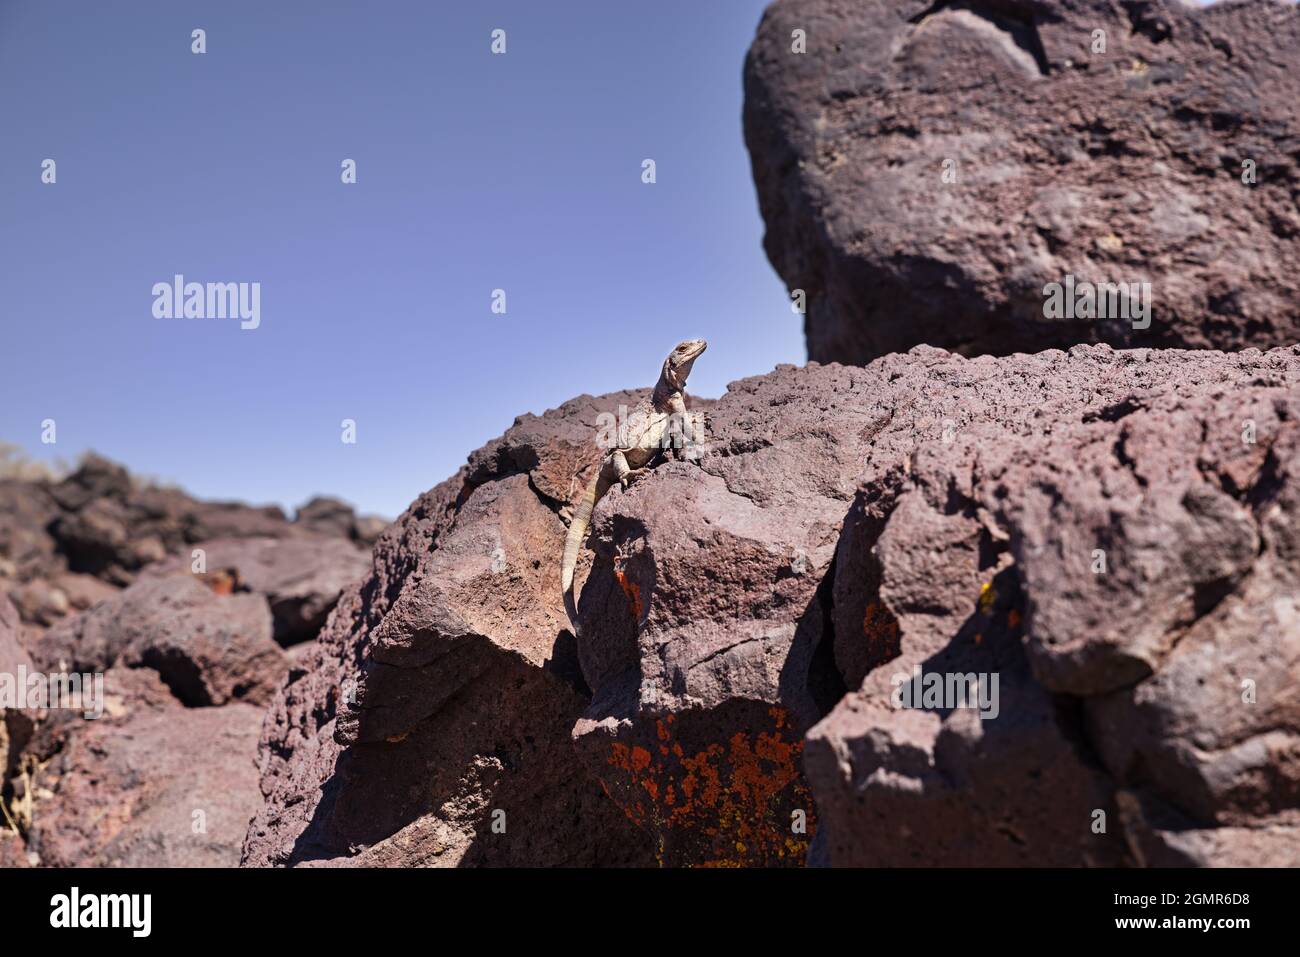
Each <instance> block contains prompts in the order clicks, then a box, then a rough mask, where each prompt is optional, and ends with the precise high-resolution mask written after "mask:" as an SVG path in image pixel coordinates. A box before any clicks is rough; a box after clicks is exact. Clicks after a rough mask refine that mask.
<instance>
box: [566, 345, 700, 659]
mask: <svg viewBox="0 0 1300 957" xmlns="http://www.w3.org/2000/svg"><path fill="white" fill-rule="evenodd" d="M706 348H708V343H707V342H705V341H704V340H703V339H687V340H686V341H685V342H682V343H679V344H678V346H677V348H675V349H674V350H673V351H672V352H670V353H668V358H667V359H665V360H664V365H663V370H662V371H661V372H660V373H659V381H658V383H656V385H655V389H654V392H653V393H652V394H651V395H650V398H649V399H646V400H644V401H642V402H641V403H640V404H639V405H638V406H637V408H636V410H635V411H634V412H633V413H631V414H630V415H629V416H628V423H629V426H628V429H627V435H626V436H620V440H621V441H620V443H619V444H618V445H617V446H616V447H614V448H612V449H610V450H609V453H608V454H607V455H606V456H605V459H604V461H602V462H601V464H600V470H599V471H598V472H597V473H596V475H595V477H594V478H592V480H591V484H589V485H588V486H587V490H586V491H585V492H584V493H583V495H582V498H581V499H580V500H579V501H578V504H577V507H576V508H575V509H574V512H573V521H572V522H571V523H570V524H569V534H568V536H567V537H566V538H565V540H564V560H563V561H562V562H561V565H560V581H561V585H562V586H563V588H564V609H565V611H566V612H567V613H568V615H569V625H570V627H571V628H572V629H573V633H574V635H577V634H578V609H577V605H576V603H575V601H574V597H573V570H574V568H576V567H577V564H578V550H579V549H580V548H581V547H582V542H583V539H584V538H585V537H586V534H587V528H588V526H589V525H590V524H591V512H592V510H593V509H594V508H595V507H596V503H597V502H599V501H600V499H601V497H602V496H603V495H604V494H605V493H606V492H607V491H609V489H610V487H611V486H613V485H614V484H615V483H617V484H619V485H621V486H622V487H623V488H627V487H628V485H629V484H631V483H632V482H634V481H636V480H637V479H638V478H640V477H641V476H642V475H644V474H645V473H646V472H648V471H650V468H651V464H652V463H653V462H654V461H655V459H657V458H658V457H659V456H660V455H661V454H662V453H663V452H664V451H665V450H671V451H672V453H673V455H674V456H675V457H677V458H679V459H680V458H682V457H683V456H684V453H683V451H682V447H681V442H680V436H681V434H682V432H681V431H680V430H682V429H683V428H684V420H685V416H686V377H687V376H689V375H690V374H691V367H692V366H693V365H694V364H695V360H696V359H698V358H699V357H700V354H701V353H702V352H704V350H705V349H706ZM675 438H676V439H678V440H677V441H675Z"/></svg>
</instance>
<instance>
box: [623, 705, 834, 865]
mask: <svg viewBox="0 0 1300 957" xmlns="http://www.w3.org/2000/svg"><path fill="white" fill-rule="evenodd" d="M766 719H767V721H768V722H769V723H768V725H767V727H765V728H745V729H743V730H737V731H735V732H733V733H732V734H731V736H730V738H728V739H727V740H726V741H725V742H724V741H712V742H709V743H707V744H705V745H704V746H703V747H701V748H700V749H699V750H697V751H695V753H694V754H687V753H686V751H687V749H685V748H683V747H682V743H681V741H679V740H676V732H677V729H676V728H674V727H673V719H672V717H671V716H669V717H667V718H664V719H662V720H659V721H657V722H656V723H655V729H654V734H655V737H656V738H658V739H659V740H661V741H665V742H670V746H669V747H666V748H665V747H656V748H654V749H653V751H652V750H651V749H647V748H645V747H642V746H640V745H637V744H630V743H627V742H624V741H615V742H612V743H611V746H610V752H609V757H608V764H609V767H610V769H611V772H612V773H611V775H610V780H609V781H608V782H603V783H605V790H606V793H608V794H610V795H611V796H612V797H614V799H615V800H616V801H617V802H618V803H619V804H620V805H621V806H622V807H623V810H624V812H625V813H626V814H627V816H628V817H629V818H630V819H631V820H633V821H634V822H635V823H637V824H639V825H641V826H643V827H646V828H647V829H649V830H651V831H652V832H653V833H655V835H656V837H657V838H658V843H659V845H660V847H661V861H662V862H663V863H670V864H687V865H696V866H713V867H745V866H759V865H770V864H774V863H785V864H801V863H802V862H803V860H804V856H805V855H806V853H807V850H808V844H809V842H810V841H811V839H812V833H813V832H814V830H815V824H814V815H813V807H812V798H811V794H810V793H809V791H808V788H807V785H806V783H805V782H804V780H803V776H802V774H801V773H800V760H801V756H802V750H803V742H802V741H801V740H800V739H799V737H798V734H797V733H796V732H795V730H794V729H793V728H792V727H791V726H790V721H789V715H788V714H787V713H786V712H785V710H784V709H782V708H779V707H772V708H769V709H768V710H767V714H766ZM646 730H647V731H648V729H646ZM654 752H658V754H657V755H656V754H655V753H654ZM795 811H802V812H803V815H802V817H804V818H805V819H806V820H807V833H795V832H794V829H793V825H792V821H793V819H794V817H795V815H794V812H795Z"/></svg>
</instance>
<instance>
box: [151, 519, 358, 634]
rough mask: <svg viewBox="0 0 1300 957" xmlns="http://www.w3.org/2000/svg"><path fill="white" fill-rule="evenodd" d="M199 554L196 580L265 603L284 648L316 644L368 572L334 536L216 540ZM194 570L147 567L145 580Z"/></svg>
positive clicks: (185, 565)
mask: <svg viewBox="0 0 1300 957" xmlns="http://www.w3.org/2000/svg"><path fill="white" fill-rule="evenodd" d="M201 548H202V556H201V557H202V560H203V566H202V567H203V569H204V570H203V571H202V572H199V573H197V577H198V578H199V579H200V580H201V581H203V582H205V583H206V584H207V585H208V587H209V588H210V589H212V590H213V591H215V592H217V593H219V594H239V593H245V592H251V593H253V594H256V595H260V596H262V597H263V598H264V599H266V602H267V604H268V605H269V606H270V609H271V617H272V622H273V626H274V637H275V640H276V641H277V642H278V643H279V644H280V645H283V646H289V645H295V644H298V643H299V642H303V641H310V640H311V639H313V638H315V637H316V635H317V634H318V633H319V632H320V629H321V627H322V626H323V625H324V624H325V619H326V618H327V617H328V615H329V612H330V609H332V608H333V607H334V604H335V603H336V602H337V601H338V598H339V595H340V594H342V592H343V590H344V589H345V588H346V587H347V586H348V585H351V584H353V583H354V582H357V581H359V580H360V579H361V578H362V577H363V576H364V574H365V573H366V572H367V571H369V569H370V559H369V558H368V557H367V555H366V553H365V552H363V551H361V549H360V548H358V547H357V546H356V545H353V544H352V543H351V542H350V541H349V540H348V539H347V538H345V537H337V536H325V535H316V534H301V535H295V536H293V537H289V538H227V539H215V540H213V541H209V542H203V543H202V546H201ZM193 568H194V562H193V559H191V557H190V556H188V555H185V556H180V557H177V558H174V559H169V560H167V561H163V562H159V563H157V564H156V565H153V566H150V567H149V568H148V569H146V570H145V571H144V572H143V577H145V578H157V577H165V576H172V575H182V576H185V575H190V574H192V571H191V570H192V569H193Z"/></svg>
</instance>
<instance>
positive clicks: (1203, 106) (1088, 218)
mask: <svg viewBox="0 0 1300 957" xmlns="http://www.w3.org/2000/svg"><path fill="white" fill-rule="evenodd" d="M801 43H802V48H801ZM1297 104H1300V8H1297V7H1296V6H1295V5H1294V4H1289V3H1275V2H1272V0H1246V2H1241V3H1230V4H1228V3H1224V4H1214V5H1211V6H1205V7H1202V6H1198V5H1194V4H1190V3H1189V4H1182V3H1179V2H1177V0H1140V2H1125V3H1120V4H1114V3H1110V2H1108V0H1069V2H1067V0H972V2H966V0H961V2H955V0H937V2H929V0H863V2H860V3H843V2H841V0H777V2H776V3H773V4H772V5H771V6H770V7H769V8H768V10H767V11H766V13H765V15H764V17H763V20H762V23H761V24H760V26H759V29H758V34H757V37H756V38H755V40H754V43H753V46H752V47H751V49H750V51H749V56H748V59H747V61H746V64H745V107H744V119H745V140H746V143H747V145H748V148H749V153H750V158H751V161H752V164H753V173H754V181H755V184H756V186H757V189H758V198H759V204H760V207H761V209H762V213H763V218H764V219H765V221H766V223H767V235H766V239H765V242H764V245H765V248H766V250H767V254H768V257H769V258H770V259H771V261H772V264H773V265H774V266H775V267H776V270H777V272H778V273H780V275H781V276H782V278H783V279H784V280H785V282H786V285H787V286H788V287H789V288H790V289H791V290H801V291H802V292H803V298H805V299H806V313H805V330H806V333H807V340H808V354H809V357H810V358H811V359H814V360H818V361H823V362H825V361H832V360H834V361H840V362H851V363H856V364H862V363H865V362H867V361H869V360H871V359H873V358H875V357H877V356H881V355H883V354H885V353H889V352H899V351H903V350H906V349H908V348H909V347H911V346H912V345H915V344H918V343H928V344H931V345H935V346H943V347H946V348H949V349H953V350H956V351H958V352H961V353H964V354H967V355H974V354H979V353H992V354H1008V353H1011V352H1017V351H1022V352H1033V351H1039V350H1042V349H1047V348H1052V347H1060V348H1069V347H1070V346H1072V345H1074V344H1076V343H1089V342H1108V343H1111V344H1113V345H1116V346H1120V345H1124V346H1181V347H1194V348H1202V347H1215V348H1224V349H1241V348H1246V347H1251V346H1254V347H1259V348H1268V347H1270V346H1280V345H1288V344H1290V343H1293V342H1295V341H1297V340H1300V278H1298V277H1297V274H1296V272H1295V270H1294V269H1293V268H1291V264H1293V263H1294V262H1296V261H1297V259H1300V211H1298V210H1297V206H1296V202H1295V190H1296V184H1297V182H1300V106H1297ZM1067 277H1072V278H1071V279H1070V281H1071V282H1074V281H1077V282H1079V283H1086V284H1097V283H1103V282H1111V283H1127V284H1137V285H1136V287H1135V288H1136V289H1137V290H1138V292H1139V296H1140V295H1141V284H1142V283H1149V284H1150V289H1149V296H1150V298H1149V300H1148V301H1149V303H1150V306H1151V309H1150V315H1149V316H1148V317H1147V319H1145V320H1143V319H1136V320H1135V317H1134V316H1132V315H1129V316H1125V315H1124V314H1123V312H1122V308H1123V307H1122V304H1121V303H1118V302H1117V303H1115V304H1114V306H1113V307H1111V308H1109V309H1108V310H1107V312H1106V314H1105V315H1100V314H1099V315H1098V317H1097V318H1084V317H1082V316H1083V314H1082V313H1065V314H1064V315H1072V314H1073V315H1080V318H1065V317H1064V315H1062V316H1056V317H1054V318H1048V314H1049V313H1048V311H1047V310H1046V309H1045V294H1046V293H1047V292H1048V290H1047V287H1048V285H1049V284H1051V283H1057V284H1065V283H1066V282H1067ZM1079 288H1080V289H1082V288H1083V287H1079ZM796 302H798V300H796ZM1115 307H1119V308H1118V309H1117V308H1115ZM1146 322H1149V327H1147V328H1141V327H1142V326H1143V325H1144V323H1146Z"/></svg>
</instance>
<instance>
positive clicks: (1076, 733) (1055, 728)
mask: <svg viewBox="0 0 1300 957" xmlns="http://www.w3.org/2000/svg"><path fill="white" fill-rule="evenodd" d="M1297 387H1300V352H1297V351H1296V350H1274V351H1271V352H1268V353H1260V352H1258V351H1254V350H1250V351H1247V352H1245V353H1242V354H1241V355H1235V356H1229V355H1224V354H1222V353H1217V352H1202V353H1195V352H1176V351H1165V352H1157V351H1150V350H1136V351H1128V352H1116V351H1113V350H1111V349H1110V348H1109V347H1106V346H1095V347H1077V348H1075V349H1073V350H1071V352H1070V353H1068V354H1067V353H1063V352H1058V351H1049V352H1045V353H1042V354H1040V355H1033V356H1014V357H1009V358H995V357H981V358H978V359H973V360H972V359H963V358H961V357H959V356H956V355H953V354H950V353H947V352H944V351H942V350H937V349H932V348H925V347H919V348H917V349H914V350H913V351H912V352H911V353H909V354H906V355H896V356H889V357H886V358H884V359H881V360H879V361H877V362H874V363H872V364H871V365H869V366H868V367H866V368H848V367H841V366H837V365H830V366H821V365H818V364H815V363H814V364H810V365H809V366H808V367H806V368H802V369H797V368H793V367H781V368H779V369H777V370H776V371H775V372H773V373H771V374H769V375H766V376H759V377H755V378H752V379H746V380H743V381H741V382H738V383H733V384H732V385H731V386H730V388H729V390H728V392H727V394H726V395H724V396H723V397H722V398H721V399H719V400H717V401H716V402H713V403H709V404H708V405H707V410H706V414H707V421H708V426H707V442H706V443H705V444H704V445H703V446H701V447H699V448H698V449H696V452H697V453H698V454H697V455H696V458H695V460H694V461H687V462H673V463H668V464H664V465H662V466H660V467H659V468H657V469H655V470H654V471H653V472H652V473H651V474H649V475H647V476H646V477H644V478H643V479H641V480H640V481H638V482H637V483H636V484H634V485H633V486H632V487H631V488H630V489H628V490H627V491H623V490H620V489H615V490H613V491H611V492H610V494H609V495H608V496H607V497H606V498H605V499H603V500H602V501H601V503H600V504H599V505H598V506H597V508H596V510H595V513H594V515H593V526H592V527H593V536H592V540H591V546H592V548H591V551H590V552H589V553H587V554H584V558H583V562H582V563H581V564H580V567H579V574H578V584H579V590H580V599H579V613H580V629H579V630H580V632H581V637H580V638H579V639H577V640H576V641H575V640H574V639H573V638H572V636H571V635H570V634H569V632H568V630H567V625H566V622H565V619H564V613H563V608H562V604H561V596H560V591H559V587H558V578H559V572H558V561H559V554H560V550H561V547H562V542H563V535H564V522H563V519H562V515H563V514H564V511H565V506H566V504H567V503H568V502H570V501H571V500H572V499H573V497H574V496H576V494H577V492H578V490H579V489H580V488H581V487H582V479H583V478H584V477H585V476H586V475H587V474H589V471H590V468H591V467H592V465H593V464H594V462H595V461H596V458H597V455H598V452H597V450H595V449H594V448H592V446H591V441H592V437H593V435H594V434H595V429H596V424H597V414H598V413H599V412H601V411H612V410H614V409H616V408H617V406H618V405H619V404H628V405H631V404H632V403H633V402H634V401H635V399H636V398H637V394H636V393H619V394H614V395H609V396H603V397H601V398H599V399H592V398H590V397H582V398H580V399H576V400H574V401H572V402H570V403H568V404H566V405H564V406H562V407H561V408H559V409H556V410H553V411H551V412H548V413H547V414H546V415H544V416H542V417H540V418H539V417H535V416H525V417H523V418H521V419H520V420H518V421H517V422H516V425H515V426H514V427H513V428H512V429H511V430H510V431H508V432H507V433H506V434H505V435H504V436H503V437H502V438H501V439H499V440H497V441H495V442H492V443H489V445H487V446H486V447H484V448H483V449H481V450H480V451H479V452H476V453H475V454H474V455H472V456H471V457H470V462H469V464H468V465H467V466H466V467H465V468H464V469H463V470H462V471H461V473H460V474H459V475H457V476H456V477H454V478H453V479H451V480H449V481H448V482H445V483H443V484H442V485H440V486H438V487H437V488H435V489H433V490H432V491H431V492H429V493H427V494H426V495H425V496H423V497H422V498H421V499H420V500H418V501H417V502H416V503H415V504H414V505H413V506H412V508H411V509H410V510H409V511H408V512H407V514H406V515H404V516H403V517H402V518H401V519H400V520H399V521H398V522H397V523H395V524H394V525H393V526H392V527H391V528H390V529H389V530H388V531H387V532H386V533H385V535H384V537H383V538H382V539H381V541H380V543H379V545H378V546H377V548H376V550H375V553H374V567H373V569H372V572H371V575H370V576H369V577H368V578H367V579H366V580H365V581H364V582H362V583H361V584H360V585H359V586H358V587H356V588H353V589H350V590H349V591H348V592H347V593H346V594H345V596H344V597H343V599H342V600H341V601H340V604H339V606H338V607H337V608H336V610H335V612H334V613H333V615H332V617H331V619H330V622H329V624H328V625H327V627H326V630H325V633H324V635H323V638H322V641H321V642H320V643H319V645H318V646H317V647H316V648H315V649H313V651H312V653H311V654H310V655H309V656H308V657H307V658H305V659H302V660H301V662H300V665H299V667H298V668H297V669H296V670H295V671H294V672H293V673H292V675H291V679H290V681H289V683H288V684H287V685H286V686H285V687H284V688H283V689H282V691H281V692H280V694H279V696H278V697H277V699H276V700H275V702H274V703H273V704H272V707H271V711H270V714H269V717H268V721H267V724H266V727H265V729H264V733H263V740H262V745H261V762H262V789H263V792H264V794H265V795H266V804H265V806H264V808H263V809H262V811H261V812H260V813H259V814H258V816H257V817H256V818H255V820H254V821H253V823H252V825H251V826H250V829H249V832H248V836H247V840H246V842H245V848H244V863H245V864H249V865H264V864H345V863H364V864H449V865H467V864H508V863H529V864H627V863H631V864H644V863H651V862H653V863H660V864H666V865H682V864H691V865H736V864H740V865H779V864H800V863H803V862H804V861H805V860H806V859H811V860H812V862H814V863H830V864H875V865H879V864H963V863H994V864H1031V863H1032V864H1074V865H1077V864H1087V863H1092V864H1112V863H1135V862H1141V863H1168V862H1173V861H1180V860H1181V861H1188V862H1195V863H1235V862H1240V861H1243V860H1245V859H1246V858H1248V857H1250V856H1251V855H1256V856H1257V857H1258V856H1259V855H1262V856H1263V857H1264V859H1266V860H1268V861H1273V862H1278V861H1283V860H1288V859H1289V860H1291V861H1292V862H1294V861H1295V860H1296V858H1295V856H1294V843H1293V836H1294V834H1295V833H1296V831H1295V829H1296V826H1297V822H1296V821H1295V820H1294V819H1293V811H1291V810H1289V809H1290V808H1293V807H1294V806H1295V805H1296V802H1295V800H1294V797H1295V795H1294V782H1295V781H1296V780H1297V779H1298V777H1297V769H1296V768H1293V767H1292V765H1293V764H1294V762H1295V760H1296V758H1295V755H1296V754H1297V753H1300V752H1298V751H1297V749H1296V747H1295V743H1294V740H1293V739H1292V737H1291V732H1287V731H1279V730H1278V729H1284V728H1294V727H1295V726H1296V718H1297V715H1296V713H1295V708H1296V704H1297V698H1296V695H1297V688H1298V687H1300V683H1298V681H1297V677H1296V675H1297V671H1296V669H1295V667H1294V658H1295V656H1296V655H1297V653H1300V631H1298V630H1297V629H1296V628H1295V627H1294V623H1292V622H1291V621H1290V618H1289V617H1288V616H1289V615H1290V614H1291V607H1292V603H1293V600H1294V588H1293V586H1292V584H1291V577H1292V575H1293V572H1292V571H1291V569H1294V568H1296V567H1297V566H1296V563H1295V561H1294V555H1293V554H1292V552H1293V549H1294V547H1295V546H1294V543H1293V538H1294V535H1295V530H1294V529H1293V528H1291V523H1292V521H1293V508H1292V504H1291V497H1292V496H1293V493H1294V491H1295V490H1294V488H1292V485H1293V483H1292V482H1291V479H1290V473H1289V469H1290V465H1289V464H1287V463H1289V462H1290V461H1291V460H1293V459H1294V456H1293V455H1292V453H1291V451H1290V450H1291V448H1292V444H1293V443H1294V442H1295V441H1296V440H1297V434H1296V433H1295V431H1294V430H1295V424H1294V423H1295V422H1296V421H1297V418H1298V417H1297V415H1296V413H1297V412H1300V408H1298V407H1297V405H1296V404H1297V402H1298V401H1300V393H1298V392H1297ZM1247 423H1250V424H1251V425H1250V428H1249V429H1247V427H1246V426H1247ZM1243 430H1245V431H1243ZM1098 550H1100V551H1101V552H1102V553H1103V555H1104V558H1105V567H1104V569H1103V570H1101V571H1098V572H1096V573H1094V572H1093V571H1092V568H1093V564H1094V562H1095V561H1096V560H1097V556H1096V554H1095V553H1096V552H1097V551H1098ZM1265 659H1267V660H1269V661H1271V662H1274V665H1273V666H1272V670H1271V671H1269V672H1268V673H1267V674H1265V673H1264V671H1263V670H1262V668H1261V665H1260V662H1261V661H1262V660H1265ZM918 668H919V669H920V672H921V674H922V675H926V674H929V673H932V672H933V673H938V674H940V675H943V676H944V677H945V678H947V677H948V676H957V675H966V674H971V675H974V676H980V675H982V676H984V677H985V679H986V682H985V685H984V686H983V689H984V690H985V691H990V690H991V694H989V695H988V700H987V701H984V702H982V703H984V704H985V705H987V707H986V708H985V712H986V713H988V717H987V719H982V718H981V717H980V713H979V712H978V711H977V709H976V708H972V707H962V706H960V705H962V704H964V703H966V702H965V701H964V700H958V701H955V702H950V701H948V700H946V699H943V698H940V699H937V700H935V701H933V702H929V701H926V700H925V699H924V698H923V697H918V699H917V701H916V704H917V705H918V706H917V707H898V706H895V702H894V700H893V696H894V694H895V691H896V689H897V685H898V683H897V682H895V681H894V680H893V678H894V675H895V674H898V673H902V674H904V675H911V674H914V671H913V669H918ZM993 676H996V679H997V682H996V685H993V684H991V679H992V677H993ZM1247 678H1252V679H1253V681H1254V684H1253V696H1254V698H1253V703H1252V704H1247V703H1246V701H1245V700H1243V699H1242V698H1241V695H1242V693H1243V690H1244V688H1243V686H1242V685H1241V682H1242V681H1243V680H1245V679H1247ZM980 687H981V686H980V685H979V683H978V681H977V682H976V683H975V684H974V685H972V686H971V690H972V691H976V690H977V689H979V688H980ZM971 700H972V701H973V702H975V703H976V704H979V703H981V700H980V699H979V697H978V694H976V695H975V696H974V697H973V698H972V699H971ZM498 822H499V823H500V825H501V826H502V828H503V830H495V829H494V828H493V824H494V823H498ZM517 825H518V826H517Z"/></svg>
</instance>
